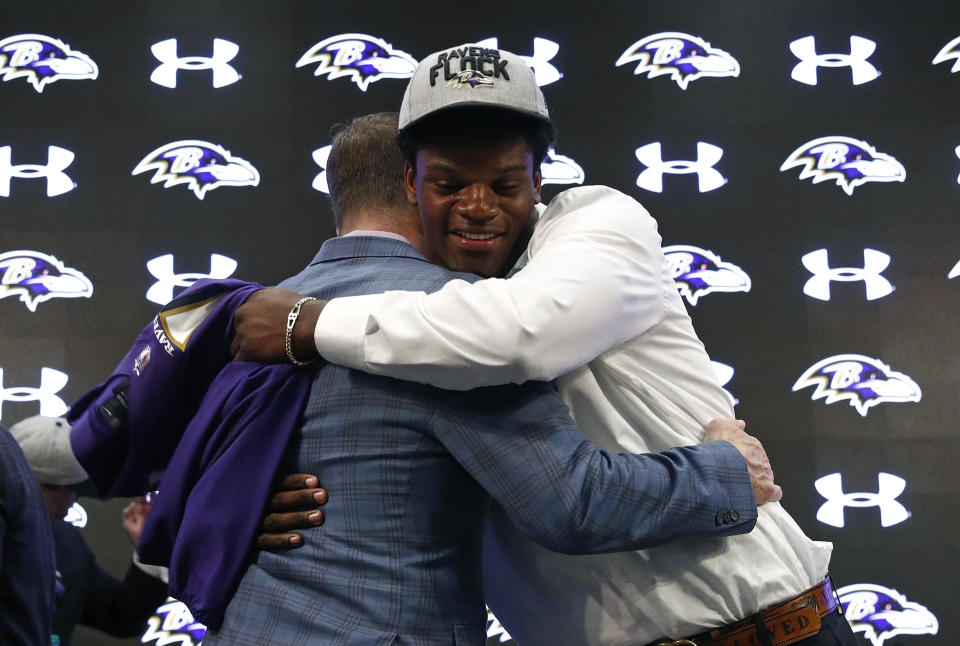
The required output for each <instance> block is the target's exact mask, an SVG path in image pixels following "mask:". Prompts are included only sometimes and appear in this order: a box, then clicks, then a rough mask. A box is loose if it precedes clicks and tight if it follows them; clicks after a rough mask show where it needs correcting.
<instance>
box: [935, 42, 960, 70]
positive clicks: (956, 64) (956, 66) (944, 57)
mask: <svg viewBox="0 0 960 646" xmlns="http://www.w3.org/2000/svg"><path fill="white" fill-rule="evenodd" d="M958 45H960V36H957V37H956V38H954V39H953V40H951V41H950V42H949V43H947V44H946V45H944V46H943V49H941V50H940V51H939V52H938V53H937V55H936V56H935V57H934V59H933V64H934V65H939V64H940V63H946V62H947V61H949V60H950V59H951V58H952V59H953V67H951V68H950V73H951V74H955V73H956V72H960V51H958V50H957V46H958Z"/></svg>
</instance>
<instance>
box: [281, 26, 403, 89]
mask: <svg viewBox="0 0 960 646" xmlns="http://www.w3.org/2000/svg"><path fill="white" fill-rule="evenodd" d="M314 64H316V65H317V69H315V70H314V71H313V75H314V76H322V75H324V74H326V75H327V78H328V80H331V81H332V80H333V79H337V78H340V77H341V76H346V77H347V78H349V79H350V80H351V81H353V82H354V83H356V84H357V87H358V88H360V89H361V90H362V91H364V92H366V91H367V87H368V86H369V85H370V84H371V83H373V82H374V81H379V80H380V79H385V78H391V79H405V78H410V77H411V76H413V72H414V70H415V69H417V60H416V59H415V58H414V57H413V56H411V55H410V54H408V53H406V52H403V51H400V50H399V49H394V48H393V45H391V44H390V43H388V42H387V41H385V40H383V39H382V38H377V37H375V36H368V35H367V34H340V35H338V36H331V37H330V38H326V39H324V40H321V41H320V42H319V43H317V44H316V45H314V46H313V47H311V48H310V49H308V50H307V51H306V53H305V54H304V55H303V56H301V57H300V60H298V61H297V65H296V66H297V67H305V66H307V65H314Z"/></svg>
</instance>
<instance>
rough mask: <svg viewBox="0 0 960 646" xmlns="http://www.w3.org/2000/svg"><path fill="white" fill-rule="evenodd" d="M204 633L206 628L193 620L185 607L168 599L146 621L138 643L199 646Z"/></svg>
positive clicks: (158, 645)
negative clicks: (145, 626) (144, 629)
mask: <svg viewBox="0 0 960 646" xmlns="http://www.w3.org/2000/svg"><path fill="white" fill-rule="evenodd" d="M206 633H207V627H206V626H204V625H203V624H201V623H200V622H199V621H197V620H196V619H194V617H193V613H191V612H190V609H189V608H187V606H186V605H184V604H183V603H182V602H180V601H177V600H176V599H173V598H172V597H168V598H167V601H166V603H164V604H163V605H161V606H160V607H159V608H157V610H156V612H155V613H154V615H153V616H152V617H150V618H149V619H147V629H146V631H144V633H143V636H142V637H141V638H140V643H142V644H156V646H165V645H167V644H179V646H199V645H200V643H201V642H202V641H203V637H204V635H206Z"/></svg>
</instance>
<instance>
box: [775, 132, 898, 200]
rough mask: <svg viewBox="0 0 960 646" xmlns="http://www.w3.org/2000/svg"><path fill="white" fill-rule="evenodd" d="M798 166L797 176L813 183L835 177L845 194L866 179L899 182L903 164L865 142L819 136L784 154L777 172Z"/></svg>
mask: <svg viewBox="0 0 960 646" xmlns="http://www.w3.org/2000/svg"><path fill="white" fill-rule="evenodd" d="M795 166H800V167H801V168H802V170H801V171H800V179H807V178H810V177H812V178H813V183H814V184H819V183H820V182H826V181H829V180H835V181H836V183H837V186H839V187H840V188H842V189H843V191H844V192H845V193H846V194H847V195H853V189H855V188H856V187H858V186H860V185H861V184H865V183H866V182H902V181H904V180H905V179H906V178H907V171H906V170H905V169H904V168H903V165H902V164H901V163H900V162H898V161H897V160H896V159H894V158H893V157H891V156H890V155H887V154H884V153H878V152H877V150H876V149H875V148H874V147H873V146H871V145H870V144H868V143H867V142H865V141H861V140H859V139H851V138H850V137H820V138H819V139H814V140H813V141H808V142H807V143H805V144H803V145H802V146H800V147H799V148H797V149H796V150H794V151H793V152H792V153H790V156H789V157H787V160H786V161H785V162H783V164H781V166H780V170H781V171H785V170H787V169H790V168H793V167H795Z"/></svg>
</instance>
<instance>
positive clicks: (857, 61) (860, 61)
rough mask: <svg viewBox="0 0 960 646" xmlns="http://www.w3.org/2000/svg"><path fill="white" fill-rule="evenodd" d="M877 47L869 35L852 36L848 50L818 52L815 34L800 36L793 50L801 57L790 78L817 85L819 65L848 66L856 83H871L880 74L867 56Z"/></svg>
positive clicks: (791, 44)
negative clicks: (843, 51) (847, 51)
mask: <svg viewBox="0 0 960 646" xmlns="http://www.w3.org/2000/svg"><path fill="white" fill-rule="evenodd" d="M876 49H877V44H876V43H875V42H873V41H872V40H870V39H869V38H861V37H860V36H850V53H849V54H817V43H816V38H814V37H813V36H804V37H803V38H798V39H797V40H795V41H793V42H792V43H790V51H791V52H793V54H794V56H796V57H797V58H799V59H800V62H799V63H797V64H796V65H795V66H794V67H793V71H792V72H790V78H792V79H793V80H794V81H799V82H801V83H806V84H807V85H816V84H817V68H818V67H849V68H850V74H851V76H852V77H853V84H854V85H861V84H863V83H869V82H870V81H872V80H873V79H875V78H877V77H878V76H880V72H879V71H878V70H877V68H876V67H874V66H873V64H872V63H870V62H869V61H868V60H867V59H868V58H870V56H871V54H873V52H874V50H876Z"/></svg>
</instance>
